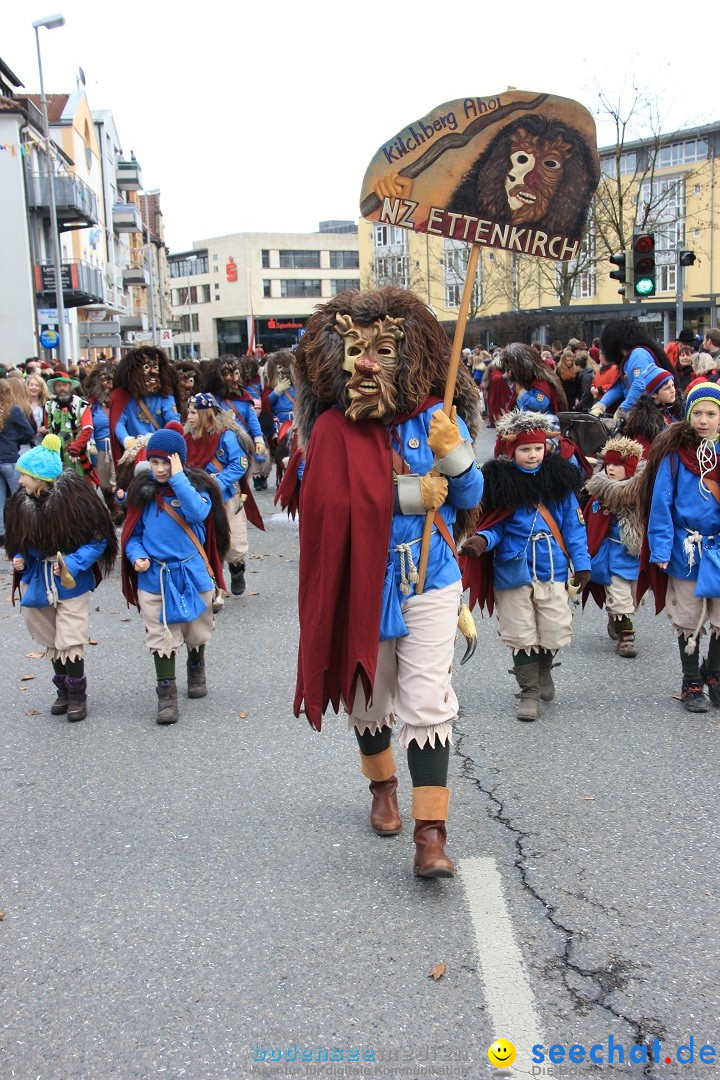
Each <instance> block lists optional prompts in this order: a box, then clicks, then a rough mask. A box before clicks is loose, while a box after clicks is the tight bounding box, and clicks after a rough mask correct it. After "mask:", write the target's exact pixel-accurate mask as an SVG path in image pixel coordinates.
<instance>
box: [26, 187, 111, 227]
mask: <svg viewBox="0 0 720 1080" xmlns="http://www.w3.org/2000/svg"><path fill="white" fill-rule="evenodd" d="M54 186H55V208H56V210H57V218H58V226H59V228H60V230H61V231H62V230H64V229H86V228H87V227H88V226H90V225H97V220H98V211H97V195H96V194H95V192H94V191H93V190H92V188H90V187H88V185H87V184H86V183H85V181H84V180H81V179H80V177H79V176H73V175H72V174H71V173H59V174H57V175H56V176H55V177H54ZM27 193H28V207H29V208H30V210H34V211H35V212H36V213H42V214H44V215H45V216H47V217H49V216H50V185H49V184H48V178H47V176H45V175H44V174H43V173H31V174H29V175H28V177H27Z"/></svg>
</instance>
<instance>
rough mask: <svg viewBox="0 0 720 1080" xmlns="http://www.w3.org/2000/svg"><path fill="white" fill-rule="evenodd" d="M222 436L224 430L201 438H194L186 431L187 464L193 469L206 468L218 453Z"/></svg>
mask: <svg viewBox="0 0 720 1080" xmlns="http://www.w3.org/2000/svg"><path fill="white" fill-rule="evenodd" d="M222 436H223V433H222V431H217V432H216V433H215V434H214V435H205V436H203V437H202V438H201V439H194V438H193V436H192V435H190V434H189V433H188V432H187V431H186V432H185V445H186V446H187V464H188V465H189V467H190V468H191V469H204V468H205V466H206V465H208V464H209V463H210V462H211V461H212V459H213V458H214V457H215V455H216V454H217V452H218V446H219V445H220V440H221V439H222Z"/></svg>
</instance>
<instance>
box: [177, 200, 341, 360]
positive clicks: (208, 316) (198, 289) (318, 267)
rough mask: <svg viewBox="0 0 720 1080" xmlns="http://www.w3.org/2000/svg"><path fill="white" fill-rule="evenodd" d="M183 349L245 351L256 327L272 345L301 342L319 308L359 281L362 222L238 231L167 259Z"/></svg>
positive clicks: (204, 353)
mask: <svg viewBox="0 0 720 1080" xmlns="http://www.w3.org/2000/svg"><path fill="white" fill-rule="evenodd" d="M168 262H169V267H170V291H171V304H172V312H173V317H174V326H175V335H174V344H175V346H176V350H175V352H176V356H190V355H194V356H196V357H214V356H219V355H221V354H223V353H234V354H235V355H242V354H243V353H245V352H246V350H247V348H248V342H249V341H250V339H251V337H252V334H253V329H254V337H255V344H256V345H262V346H263V348H264V349H265V351H266V352H272V351H274V350H275V349H279V348H286V347H289V346H292V345H296V344H297V342H298V341H299V339H300V336H301V335H302V332H303V330H304V329H305V326H306V324H307V319H308V317H309V316H310V314H311V313H312V311H313V309H314V308H315V307H316V306H317V305H318V304H321V303H322V302H323V300H329V299H330V297H332V296H335V295H336V294H337V293H338V292H342V291H343V290H345V289H350V288H359V286H360V271H359V269H358V266H359V261H358V236H357V226H356V225H355V224H354V223H353V222H347V221H337V222H336V221H333V222H321V223H320V228H319V230H318V232H313V233H235V234H234V235H232V236H217V237H213V238H212V239H210V240H204V241H196V242H195V244H194V245H193V248H192V250H191V251H184V252H177V253H174V254H172V255H170V256H169V258H168Z"/></svg>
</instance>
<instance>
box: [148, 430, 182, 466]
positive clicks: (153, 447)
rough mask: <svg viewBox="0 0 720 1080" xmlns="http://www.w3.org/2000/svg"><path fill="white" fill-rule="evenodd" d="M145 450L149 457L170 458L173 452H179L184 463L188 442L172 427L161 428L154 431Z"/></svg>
mask: <svg viewBox="0 0 720 1080" xmlns="http://www.w3.org/2000/svg"><path fill="white" fill-rule="evenodd" d="M145 452H146V455H147V457H148V458H154V457H155V458H166V459H169V458H170V456H171V455H172V454H178V455H179V457H180V460H181V461H182V463H183V465H184V464H185V462H186V461H187V444H186V442H185V439H184V437H183V436H182V435H181V434H180V432H179V431H175V430H174V429H173V428H171V427H164V428H160V430H159V431H154V432H153V433H152V435H151V436H150V438H149V440H148V444H147V447H146V448H145Z"/></svg>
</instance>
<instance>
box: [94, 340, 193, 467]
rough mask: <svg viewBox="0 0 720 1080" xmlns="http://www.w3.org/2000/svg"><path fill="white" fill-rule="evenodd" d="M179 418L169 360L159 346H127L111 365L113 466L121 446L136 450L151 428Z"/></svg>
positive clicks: (148, 435) (149, 433) (118, 456)
mask: <svg viewBox="0 0 720 1080" xmlns="http://www.w3.org/2000/svg"><path fill="white" fill-rule="evenodd" d="M171 420H177V421H179V420H180V414H179V413H178V411H177V406H176V404H175V397H174V395H173V377H172V368H171V366H170V361H169V360H168V358H167V356H166V354H165V353H164V352H163V350H162V349H156V348H155V347H154V346H152V345H142V346H140V348H138V349H131V350H130V352H129V353H127V355H126V356H124V357H123V358H122V360H121V361H120V363H119V364H118V365H117V367H116V368H115V376H114V379H113V391H112V393H111V395H110V440H111V444H112V451H113V460H114V462H115V465H116V466H117V465H118V463H119V461H120V458H121V456H122V455H123V449H125V450H128V449H131V448H132V450H134V451H136V452H137V451H139V449H140V446H141V445H142V444H143V443H147V440H148V438H149V437H150V435H152V433H153V432H154V431H157V430H158V429H160V428H162V427H164V426H165V425H166V424H169V423H170V421H171Z"/></svg>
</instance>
